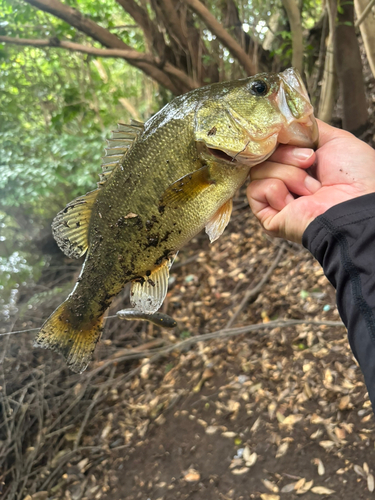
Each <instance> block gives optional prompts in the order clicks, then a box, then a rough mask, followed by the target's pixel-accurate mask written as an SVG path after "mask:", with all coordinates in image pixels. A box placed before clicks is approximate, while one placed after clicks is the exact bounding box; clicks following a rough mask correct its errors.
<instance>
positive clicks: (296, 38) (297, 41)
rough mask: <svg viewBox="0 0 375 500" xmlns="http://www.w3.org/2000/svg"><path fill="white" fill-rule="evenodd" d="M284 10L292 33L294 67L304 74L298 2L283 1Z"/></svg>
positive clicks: (294, 0)
mask: <svg viewBox="0 0 375 500" xmlns="http://www.w3.org/2000/svg"><path fill="white" fill-rule="evenodd" d="M282 3H283V6H284V9H285V10H286V13H287V15H288V19H289V24H290V31H291V34H292V48H293V57H292V65H293V67H294V68H296V69H298V71H299V72H300V73H301V75H302V74H303V35H302V25H301V14H300V11H299V7H298V3H297V1H296V0H282Z"/></svg>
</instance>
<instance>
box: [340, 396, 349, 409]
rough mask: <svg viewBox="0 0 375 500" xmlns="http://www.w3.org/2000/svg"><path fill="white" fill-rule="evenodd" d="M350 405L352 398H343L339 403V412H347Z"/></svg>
mask: <svg viewBox="0 0 375 500" xmlns="http://www.w3.org/2000/svg"><path fill="white" fill-rule="evenodd" d="M349 403H350V396H343V397H342V398H341V399H340V401H339V410H345V409H346V408H348V406H349Z"/></svg>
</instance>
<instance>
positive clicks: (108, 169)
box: [98, 120, 144, 187]
mask: <svg viewBox="0 0 375 500" xmlns="http://www.w3.org/2000/svg"><path fill="white" fill-rule="evenodd" d="M143 128H144V124H143V123H142V122H138V121H136V120H132V121H131V122H130V125H126V124H125V123H119V124H118V125H117V130H114V131H113V132H112V138H111V139H109V140H108V141H107V144H108V147H107V148H106V149H105V156H104V157H103V158H102V160H103V161H102V169H103V172H102V173H101V174H100V176H99V177H100V181H99V182H98V187H102V186H103V185H104V184H105V182H106V181H107V179H108V177H109V176H110V175H111V173H112V172H113V170H114V168H115V167H116V166H117V165H118V162H119V161H120V160H122V158H123V157H124V155H125V154H126V153H127V152H128V150H129V149H130V147H131V145H132V144H133V142H134V141H135V139H136V138H137V137H138V135H139V134H140V133H141V132H142V131H143Z"/></svg>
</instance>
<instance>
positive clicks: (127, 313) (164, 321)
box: [116, 309, 177, 328]
mask: <svg viewBox="0 0 375 500" xmlns="http://www.w3.org/2000/svg"><path fill="white" fill-rule="evenodd" d="M116 316H117V317H118V318H120V319H126V320H128V321H137V320H139V321H148V322H149V323H153V324H154V325H156V326H162V327H163V328H174V327H175V326H177V321H176V320H174V319H173V318H172V317H171V316H169V315H168V314H165V313H159V312H155V313H154V314H146V313H143V312H141V311H137V309H122V310H121V311H117V313H116Z"/></svg>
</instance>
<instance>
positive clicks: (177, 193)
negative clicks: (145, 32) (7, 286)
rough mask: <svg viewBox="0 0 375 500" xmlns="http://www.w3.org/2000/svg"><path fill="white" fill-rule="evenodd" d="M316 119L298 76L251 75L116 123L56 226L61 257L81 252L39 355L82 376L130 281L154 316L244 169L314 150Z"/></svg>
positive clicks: (138, 302)
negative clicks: (292, 148)
mask: <svg viewBox="0 0 375 500" xmlns="http://www.w3.org/2000/svg"><path fill="white" fill-rule="evenodd" d="M316 141H317V126H316V122H315V119H314V117H313V109H312V106H311V104H310V102H309V99H308V96H307V93H306V90H305V88H304V86H303V83H302V81H301V78H300V76H299V75H298V73H297V72H296V71H295V70H293V69H289V70H286V71H285V72H284V73H280V74H259V75H256V76H254V77H250V78H246V79H243V80H238V81H233V82H226V83H219V84H213V85H210V86H208V87H204V88H201V89H197V90H193V91H191V92H189V93H188V94H185V95H182V96H179V97H177V98H176V99H174V100H173V101H172V102H171V103H169V104H168V105H167V106H165V107H164V108H163V109H162V110H161V111H160V112H159V113H157V114H156V115H155V116H153V117H152V118H151V119H150V120H148V121H147V122H146V123H145V124H144V125H143V124H141V123H139V122H133V123H132V124H131V125H122V124H120V125H119V127H118V130H117V131H116V132H114V134H113V138H112V139H111V140H110V141H109V144H108V146H109V147H108V149H107V150H106V152H107V154H106V156H105V157H104V161H103V165H102V166H103V174H102V176H101V182H100V183H99V188H98V189H97V190H95V191H92V192H91V193H88V194H87V195H85V196H82V197H80V198H78V199H76V200H74V201H73V202H71V203H70V204H69V205H67V207H66V208H65V209H64V210H62V211H61V212H60V213H59V214H58V215H57V216H56V218H55V220H54V222H53V225H52V227H53V231H54V236H55V238H56V241H57V242H58V244H59V246H60V248H61V249H62V250H63V251H64V252H65V253H66V255H68V256H70V257H80V256H81V255H83V254H85V253H87V256H86V260H85V262H84V265H83V268H82V271H81V274H80V277H79V278H78V280H77V283H76V285H75V287H74V289H73V291H72V293H71V294H70V295H69V297H68V299H67V300H66V301H65V302H64V303H63V304H62V305H61V306H59V308H58V309H57V310H56V311H55V312H54V313H53V314H52V315H51V317H50V318H49V319H48V320H47V321H46V323H45V324H44V325H43V326H42V328H41V330H40V332H39V333H38V335H37V337H36V345H38V346H40V347H46V348H50V349H52V350H54V351H57V352H59V353H61V354H63V356H64V357H65V359H66V361H67V364H68V365H69V366H70V368H71V369H72V370H73V371H76V372H82V371H83V370H84V369H85V368H86V367H87V364H88V363H89V361H90V359H91V356H92V352H93V350H94V349H95V345H96V343H97V342H98V340H99V338H100V335H101V332H102V328H103V321H104V314H105V311H106V310H107V309H108V307H109V306H110V303H111V301H112V299H113V297H114V296H115V295H117V294H118V293H119V292H120V291H121V290H122V288H123V287H124V285H125V284H126V283H127V282H129V281H131V282H132V287H131V296H130V300H131V303H132V305H133V306H134V307H135V309H136V310H138V311H139V312H140V314H149V315H152V314H154V313H155V312H156V311H157V310H158V309H159V308H160V306H161V304H162V302H163V300H164V298H165V295H166V293H167V287H168V276H169V268H170V266H171V264H172V262H173V258H174V256H175V254H176V253H177V251H178V250H179V249H180V248H181V247H182V246H183V245H184V244H185V243H187V242H188V241H189V240H190V239H191V238H193V237H194V236H195V235H196V234H197V233H198V232H199V231H201V230H202V229H203V228H206V232H207V233H208V236H209V238H210V240H211V241H215V240H216V239H217V238H218V237H219V236H220V235H221V234H222V232H223V231H224V229H225V227H226V225H227V224H228V222H229V219H230V215H231V211H232V197H233V195H234V194H235V192H236V190H237V189H238V188H239V187H240V186H241V185H242V184H243V183H244V181H245V180H246V178H247V176H248V173H249V170H250V168H251V167H252V166H253V165H256V164H258V163H260V162H262V161H264V160H265V159H266V158H268V157H269V156H270V155H271V154H272V153H273V151H274V150H275V149H276V147H277V145H278V144H279V143H281V142H282V143H289V144H293V145H297V146H305V147H312V146H313V145H314V144H316Z"/></svg>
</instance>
